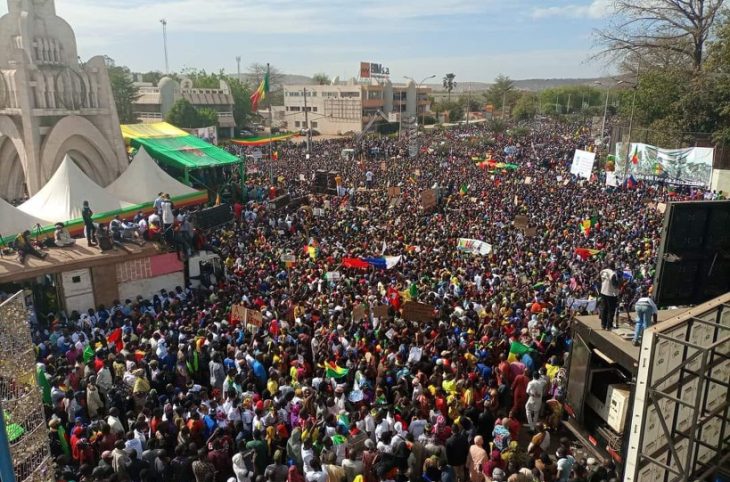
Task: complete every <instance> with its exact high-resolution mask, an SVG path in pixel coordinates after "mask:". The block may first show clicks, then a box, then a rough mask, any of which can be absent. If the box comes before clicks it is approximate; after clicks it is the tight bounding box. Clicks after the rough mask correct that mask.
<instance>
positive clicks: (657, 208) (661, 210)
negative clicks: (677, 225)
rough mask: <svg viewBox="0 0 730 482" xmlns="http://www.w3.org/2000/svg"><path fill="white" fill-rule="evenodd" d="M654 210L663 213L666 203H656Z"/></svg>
mask: <svg viewBox="0 0 730 482" xmlns="http://www.w3.org/2000/svg"><path fill="white" fill-rule="evenodd" d="M656 210H657V211H659V212H660V213H662V214H664V213H665V212H666V211H667V204H666V203H658V204H657V205H656Z"/></svg>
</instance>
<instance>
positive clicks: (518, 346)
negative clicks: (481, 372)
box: [507, 341, 532, 362]
mask: <svg viewBox="0 0 730 482" xmlns="http://www.w3.org/2000/svg"><path fill="white" fill-rule="evenodd" d="M531 351H532V348H530V347H529V346H527V345H523V344H522V343H520V342H519V341H513V342H512V343H510V345H509V356H508V357H507V361H509V362H513V361H517V360H519V359H520V358H522V355H524V354H525V353H529V352H531Z"/></svg>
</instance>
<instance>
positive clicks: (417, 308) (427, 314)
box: [403, 301, 435, 321]
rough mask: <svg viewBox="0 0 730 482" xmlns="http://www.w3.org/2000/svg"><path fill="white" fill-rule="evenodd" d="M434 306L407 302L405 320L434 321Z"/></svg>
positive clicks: (404, 307)
mask: <svg viewBox="0 0 730 482" xmlns="http://www.w3.org/2000/svg"><path fill="white" fill-rule="evenodd" d="M434 318H435V315H434V313H433V306H431V305H427V304H425V303H419V302H417V301H406V302H405V303H404V304H403V319H404V320H407V321H423V320H433V319H434Z"/></svg>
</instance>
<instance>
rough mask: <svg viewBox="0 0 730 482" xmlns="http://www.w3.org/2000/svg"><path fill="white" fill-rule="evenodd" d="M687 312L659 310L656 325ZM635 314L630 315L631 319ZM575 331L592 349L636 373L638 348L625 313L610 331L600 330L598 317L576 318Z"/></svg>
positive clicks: (683, 310)
mask: <svg viewBox="0 0 730 482" xmlns="http://www.w3.org/2000/svg"><path fill="white" fill-rule="evenodd" d="M685 311H687V308H677V309H674V310H660V311H659V313H658V314H657V324H659V323H661V322H663V321H666V320H669V319H671V318H674V317H676V316H677V315H679V314H681V313H684V312H685ZM635 315H636V314H635V313H633V312H632V313H631V316H632V318H634V317H635ZM576 321H577V323H578V324H577V325H576V329H577V331H578V333H579V334H580V335H581V336H582V337H583V339H584V341H586V342H587V343H588V344H589V345H591V346H592V348H594V349H595V348H597V349H599V350H600V351H601V352H602V353H604V354H605V355H607V356H608V357H610V358H611V359H613V360H615V361H616V362H617V363H619V364H620V365H622V366H623V367H624V368H627V369H631V370H632V371H636V369H637V368H638V365H639V351H640V347H638V346H634V344H633V343H632V342H631V339H632V337H633V335H634V326H633V325H629V324H628V321H627V319H626V313H625V312H622V313H621V314H619V328H618V329H615V330H611V331H607V330H603V329H602V328H601V317H600V316H598V315H588V316H578V317H576Z"/></svg>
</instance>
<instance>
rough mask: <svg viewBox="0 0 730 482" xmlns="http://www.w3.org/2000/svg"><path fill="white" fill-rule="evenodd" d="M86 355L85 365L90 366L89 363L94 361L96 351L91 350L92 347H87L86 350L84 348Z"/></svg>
mask: <svg viewBox="0 0 730 482" xmlns="http://www.w3.org/2000/svg"><path fill="white" fill-rule="evenodd" d="M83 355H84V363H86V364H88V363H89V361H91V360H93V359H94V349H93V348H91V345H86V348H84V351H83Z"/></svg>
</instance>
